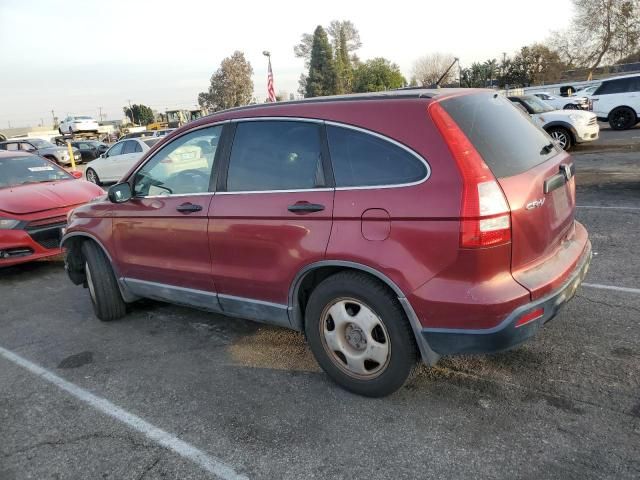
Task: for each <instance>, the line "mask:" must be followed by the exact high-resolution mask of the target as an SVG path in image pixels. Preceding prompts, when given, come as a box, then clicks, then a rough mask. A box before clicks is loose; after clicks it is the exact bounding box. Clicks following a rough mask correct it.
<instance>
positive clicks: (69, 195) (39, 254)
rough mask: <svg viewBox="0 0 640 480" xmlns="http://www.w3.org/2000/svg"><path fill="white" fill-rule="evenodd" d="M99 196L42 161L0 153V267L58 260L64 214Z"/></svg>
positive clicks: (94, 189) (94, 187)
mask: <svg viewBox="0 0 640 480" xmlns="http://www.w3.org/2000/svg"><path fill="white" fill-rule="evenodd" d="M100 195H104V192H103V191H102V189H101V188H100V187H98V186H97V185H94V184H92V183H89V182H85V181H84V180H78V177H77V176H75V175H72V174H69V173H67V172H66V171H65V170H63V169H62V168H60V167H58V166H57V165H56V164H54V163H53V162H50V161H49V160H47V159H45V158H42V157H39V156H37V155H33V154H29V153H20V152H4V151H3V152H0V267H7V266H9V265H15V264H17V263H23V262H29V261H31V260H36V259H39V258H44V257H50V256H52V255H58V254H59V253H60V251H61V250H60V238H61V236H62V233H61V231H62V229H63V228H64V227H65V226H66V223H67V213H68V211H69V210H70V209H72V208H74V207H76V206H78V205H82V204H84V203H87V202H88V201H90V200H92V199H94V198H96V197H98V196H100Z"/></svg>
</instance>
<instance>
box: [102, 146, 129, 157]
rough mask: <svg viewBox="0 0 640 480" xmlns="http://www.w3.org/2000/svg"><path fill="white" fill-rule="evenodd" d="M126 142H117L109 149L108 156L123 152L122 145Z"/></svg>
mask: <svg viewBox="0 0 640 480" xmlns="http://www.w3.org/2000/svg"><path fill="white" fill-rule="evenodd" d="M124 143H125V142H120V143H116V144H115V145H114V146H113V147H111V148H110V149H109V151H108V152H107V155H106V156H107V157H114V156H116V155H120V154H122V147H123V146H124Z"/></svg>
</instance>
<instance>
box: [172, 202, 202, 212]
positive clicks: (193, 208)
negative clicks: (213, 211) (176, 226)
mask: <svg viewBox="0 0 640 480" xmlns="http://www.w3.org/2000/svg"><path fill="white" fill-rule="evenodd" d="M176 210H177V211H179V212H185V213H191V212H199V211H200V210H202V206H201V205H194V204H193V203H183V204H182V205H178V206H177V207H176Z"/></svg>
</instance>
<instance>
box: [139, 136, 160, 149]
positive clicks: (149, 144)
mask: <svg viewBox="0 0 640 480" xmlns="http://www.w3.org/2000/svg"><path fill="white" fill-rule="evenodd" d="M159 141H160V139H159V138H148V139H146V140H143V142H144V143H146V144H147V147H149V148H151V147H153V146H154V145H155V144H156V143H158V142H159Z"/></svg>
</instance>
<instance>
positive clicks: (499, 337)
mask: <svg viewBox="0 0 640 480" xmlns="http://www.w3.org/2000/svg"><path fill="white" fill-rule="evenodd" d="M590 263H591V243H590V242H587V245H586V247H585V250H584V252H583V254H582V256H581V258H580V260H579V262H578V264H577V266H576V267H575V269H574V270H573V272H572V273H571V275H570V276H569V278H568V279H567V280H566V281H565V283H564V284H563V285H562V286H561V287H560V288H558V289H557V290H554V291H553V292H551V293H550V294H548V295H546V296H544V297H543V298H540V299H538V300H535V301H533V302H530V303H527V304H525V305H522V306H520V307H518V308H516V309H515V310H514V311H513V312H511V313H510V314H509V315H508V316H507V317H506V318H505V319H504V320H503V321H502V322H501V323H500V324H499V325H497V326H496V327H493V328H489V329H478V330H466V329H442V328H424V329H422V332H421V333H422V336H423V337H424V339H425V340H426V342H427V343H428V344H429V346H430V347H431V349H432V350H434V351H435V352H437V353H438V354H440V355H453V354H463V353H494V352H499V351H502V350H508V349H510V348H513V347H515V346H517V345H519V344H521V343H522V342H524V341H525V340H527V339H528V338H530V337H532V336H533V335H535V333H536V332H537V331H538V330H539V329H540V328H542V326H543V325H544V324H545V323H546V322H548V321H549V320H551V319H552V318H553V317H555V316H556V314H557V313H558V311H559V310H560V308H562V306H563V305H564V304H565V303H567V302H568V301H569V300H571V298H572V297H573V295H574V294H575V292H576V290H577V289H578V287H579V286H580V284H581V283H582V281H583V280H584V278H585V276H586V274H587V271H588V269H589V264H590ZM539 309H542V311H543V313H542V314H541V315H540V316H539V317H537V318H535V319H534V320H532V321H530V322H528V323H525V324H523V325H520V326H516V324H517V323H518V321H519V320H520V319H521V318H522V317H523V316H525V315H527V314H528V313H531V312H534V311H537V310H539Z"/></svg>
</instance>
